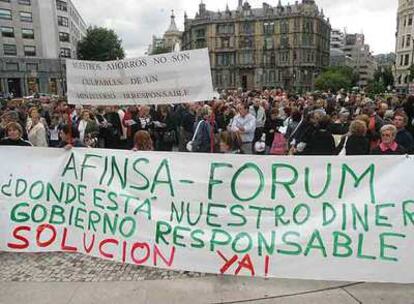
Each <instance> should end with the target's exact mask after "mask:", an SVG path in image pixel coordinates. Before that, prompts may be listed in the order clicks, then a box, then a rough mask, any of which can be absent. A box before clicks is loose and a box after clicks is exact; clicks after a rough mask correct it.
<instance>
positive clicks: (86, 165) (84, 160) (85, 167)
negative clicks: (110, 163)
mask: <svg viewBox="0 0 414 304" xmlns="http://www.w3.org/2000/svg"><path fill="white" fill-rule="evenodd" d="M90 158H99V159H102V158H103V157H102V156H100V155H96V154H89V153H87V154H85V157H84V158H83V162H82V165H81V182H83V179H84V176H85V169H96V168H97V167H96V166H91V165H89V164H88V160H89V159H90Z"/></svg>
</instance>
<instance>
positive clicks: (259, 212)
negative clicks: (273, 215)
mask: <svg viewBox="0 0 414 304" xmlns="http://www.w3.org/2000/svg"><path fill="white" fill-rule="evenodd" d="M249 209H250V210H254V211H257V216H256V228H257V229H260V226H261V225H260V224H261V222H262V212H263V211H270V212H273V209H272V208H265V207H257V206H249Z"/></svg>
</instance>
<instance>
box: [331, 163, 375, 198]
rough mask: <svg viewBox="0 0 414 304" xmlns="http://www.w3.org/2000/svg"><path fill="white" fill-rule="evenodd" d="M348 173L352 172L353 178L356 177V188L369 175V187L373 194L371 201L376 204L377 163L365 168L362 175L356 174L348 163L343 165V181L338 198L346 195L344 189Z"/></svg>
mask: <svg viewBox="0 0 414 304" xmlns="http://www.w3.org/2000/svg"><path fill="white" fill-rule="evenodd" d="M347 174H350V175H351V176H352V178H353V179H354V181H355V183H354V188H358V187H359V186H360V184H361V182H362V180H363V179H364V178H365V177H366V176H367V175H369V189H370V195H371V203H373V204H376V202H377V201H376V198H375V165H374V164H371V165H370V166H369V167H368V169H366V170H365V172H364V173H362V175H361V176H360V177H358V176H357V175H356V173H355V172H354V171H353V170H352V168H350V167H349V166H348V165H347V164H343V165H342V177H341V183H340V186H339V193H338V198H339V199H342V198H343V197H344V191H345V185H346V180H347V179H346V176H347Z"/></svg>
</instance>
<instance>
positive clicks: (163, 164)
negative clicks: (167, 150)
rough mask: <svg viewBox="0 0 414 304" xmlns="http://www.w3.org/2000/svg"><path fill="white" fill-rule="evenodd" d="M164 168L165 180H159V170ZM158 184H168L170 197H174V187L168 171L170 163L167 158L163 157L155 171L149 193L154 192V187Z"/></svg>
mask: <svg viewBox="0 0 414 304" xmlns="http://www.w3.org/2000/svg"><path fill="white" fill-rule="evenodd" d="M163 170H165V174H166V180H160V179H159V178H160V175H161V172H162V171H163ZM158 184H161V185H168V186H169V188H170V195H171V196H172V197H174V196H175V195H174V187H173V184H172V179H171V172H170V164H169V162H168V160H166V159H164V160H163V161H162V162H161V164H160V166H159V167H158V169H157V172H156V173H155V177H154V182H153V183H152V187H151V194H154V192H155V188H156V187H157V186H158Z"/></svg>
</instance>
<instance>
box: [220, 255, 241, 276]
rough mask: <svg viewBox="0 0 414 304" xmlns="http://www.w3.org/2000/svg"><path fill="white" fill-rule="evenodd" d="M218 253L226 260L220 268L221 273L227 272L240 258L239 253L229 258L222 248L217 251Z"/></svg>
mask: <svg viewBox="0 0 414 304" xmlns="http://www.w3.org/2000/svg"><path fill="white" fill-rule="evenodd" d="M217 254H218V255H219V256H220V257H221V258H222V259H223V260H224V262H225V263H224V265H223V266H222V267H221V268H220V273H221V274H225V273H226V271H227V270H228V269H229V268H230V267H231V266H232V265H233V264H234V263H236V262H237V260H238V259H239V257H238V256H237V255H234V256H233V257H232V258H231V259H230V260H228V259H227V258H226V257H225V256H224V255H223V254H222V253H221V251H220V250H218V251H217Z"/></svg>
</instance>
